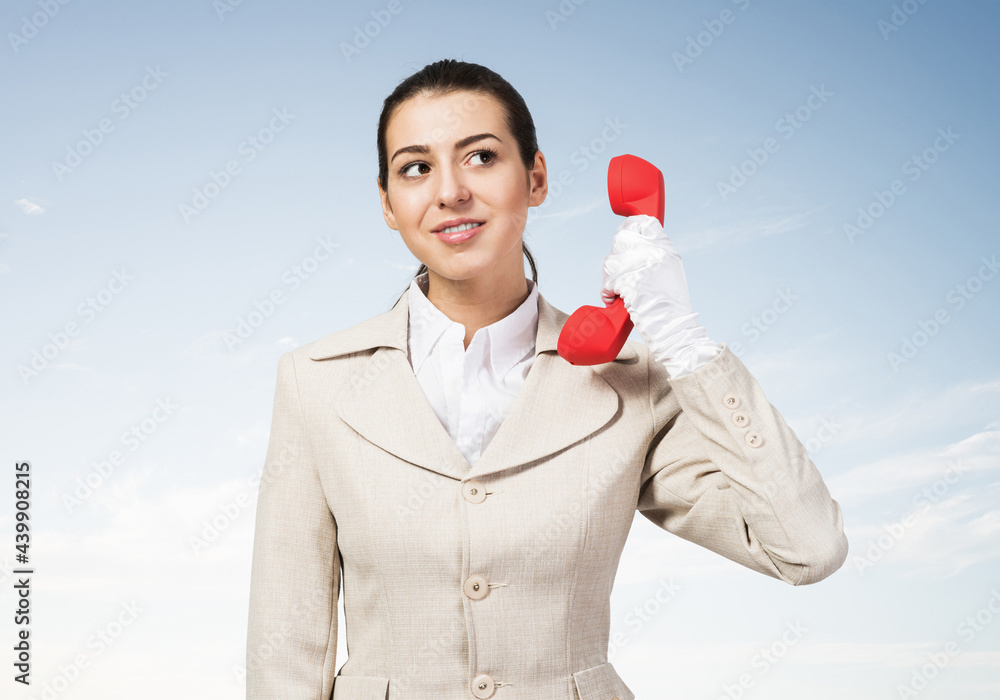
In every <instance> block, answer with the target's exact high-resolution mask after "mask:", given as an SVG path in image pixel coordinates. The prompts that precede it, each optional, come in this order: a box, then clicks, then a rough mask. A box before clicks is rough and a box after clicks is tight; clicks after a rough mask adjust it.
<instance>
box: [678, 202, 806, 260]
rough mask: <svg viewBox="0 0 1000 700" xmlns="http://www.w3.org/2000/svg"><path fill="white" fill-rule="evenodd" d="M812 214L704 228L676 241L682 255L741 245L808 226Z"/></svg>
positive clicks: (682, 236) (679, 237)
mask: <svg viewBox="0 0 1000 700" xmlns="http://www.w3.org/2000/svg"><path fill="white" fill-rule="evenodd" d="M810 216H812V212H805V213H801V214H793V215H789V216H783V217H776V218H769V219H758V220H756V221H746V222H740V223H736V224H730V225H721V226H713V227H708V228H703V229H701V230H699V231H698V232H695V233H688V234H684V235H681V236H678V237H677V238H676V239H674V240H675V243H676V245H677V251H678V252H679V253H681V254H682V255H683V254H684V253H686V252H688V251H692V250H698V249H700V248H714V247H716V246H719V245H723V244H725V245H726V246H732V245H740V244H743V243H747V242H749V241H753V240H757V239H759V238H767V237H768V236H777V235H780V234H782V233H788V232H789V231H795V230H797V229H800V228H802V227H803V226H805V225H806V222H807V220H808V219H809V217H810Z"/></svg>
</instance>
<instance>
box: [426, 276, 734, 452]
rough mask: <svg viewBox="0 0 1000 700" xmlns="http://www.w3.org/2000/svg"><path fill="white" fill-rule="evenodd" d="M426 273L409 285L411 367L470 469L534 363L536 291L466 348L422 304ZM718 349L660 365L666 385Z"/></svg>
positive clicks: (459, 335) (454, 328)
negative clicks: (669, 379) (662, 367)
mask: <svg viewBox="0 0 1000 700" xmlns="http://www.w3.org/2000/svg"><path fill="white" fill-rule="evenodd" d="M427 282H428V273H426V272H425V273H423V274H422V275H420V276H419V277H416V278H414V279H413V280H412V281H411V282H410V290H409V328H408V332H407V346H408V347H407V350H408V359H409V361H410V366H411V367H412V368H413V373H414V374H415V375H416V377H417V381H418V382H419V383H420V386H421V387H422V388H423V390H424V394H425V395H426V396H427V400H428V402H429V403H430V405H431V407H432V408H433V409H434V413H435V414H437V417H438V420H440V421H441V424H442V425H443V426H444V427H445V429H446V430H447V431H448V434H449V435H450V436H451V439H452V440H454V441H455V444H456V446H457V447H458V449H459V451H461V453H462V454H463V455H464V456H465V459H466V460H467V461H468V462H469V464H470V465H474V464H475V463H476V461H478V460H479V457H480V455H482V453H483V450H485V449H486V447H487V446H488V445H489V444H490V441H491V440H492V439H493V437H494V436H495V435H496V433H497V430H498V429H499V428H500V424H501V422H503V419H504V416H506V415H507V411H508V410H509V409H510V407H511V405H512V404H513V403H514V399H515V398H516V397H517V392H518V391H520V389H521V386H522V385H523V384H524V380H525V378H526V377H527V376H528V370H530V369H531V364H532V362H534V359H535V335H536V333H537V330H538V288H537V285H536V284H535V282H534V280H531V279H529V280H527V282H528V287H529V288H530V289H531V293H530V294H529V295H528V298H527V299H525V300H524V302H523V303H522V304H521V305H520V306H518V307H517V308H516V309H515V310H514V311H513V312H511V313H510V314H508V315H507V316H505V317H504V318H502V319H500V320H499V321H497V322H496V323H494V324H492V325H489V326H486V327H485V328H480V329H479V330H478V331H476V334H475V335H474V336H473V337H472V342H470V343H469V348H468V349H467V350H466V348H465V326H464V325H463V324H461V323H458V322H457V321H452V320H451V319H450V318H448V317H447V316H446V315H445V314H444V312H442V311H441V310H440V309H438V308H437V307H436V306H434V304H432V303H431V302H430V300H429V299H428V298H427V289H428V287H427ZM721 349H722V346H721V345H719V344H717V343H714V342H710V343H708V344H706V345H699V346H697V347H692V348H690V349H688V350H687V351H685V353H683V355H682V356H680V357H677V358H670V359H668V360H666V361H664V365H666V366H667V371H668V372H669V375H670V378H671V379H676V378H678V377H681V376H685V375H687V374H691V373H692V372H694V371H695V370H696V369H697V368H698V367H701V366H702V365H704V364H707V363H708V362H709V361H711V360H712V358H714V357H715V356H716V355H717V354H718V353H719V352H720V351H721Z"/></svg>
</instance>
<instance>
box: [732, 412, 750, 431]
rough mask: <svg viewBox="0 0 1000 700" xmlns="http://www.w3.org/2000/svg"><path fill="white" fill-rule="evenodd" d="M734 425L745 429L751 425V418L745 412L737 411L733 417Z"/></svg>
mask: <svg viewBox="0 0 1000 700" xmlns="http://www.w3.org/2000/svg"><path fill="white" fill-rule="evenodd" d="M732 420H733V425H735V426H736V427H737V428H745V427H747V426H748V425H750V417H749V416H748V415H747V414H745V413H744V412H743V411H737V412H736V413H734V414H733V415H732Z"/></svg>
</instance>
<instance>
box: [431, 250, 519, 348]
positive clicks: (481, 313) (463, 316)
mask: <svg viewBox="0 0 1000 700" xmlns="http://www.w3.org/2000/svg"><path fill="white" fill-rule="evenodd" d="M517 273H518V274H517V275H516V276H515V275H506V276H504V277H502V278H497V277H496V276H493V277H489V278H487V277H485V276H484V277H477V278H473V279H465V280H453V279H448V278H447V277H441V276H440V275H437V274H435V273H434V271H433V270H429V271H428V275H427V277H428V291H427V299H428V300H429V301H430V302H431V303H432V304H434V306H436V307H437V308H438V309H440V310H441V312H442V313H443V314H444V315H445V316H447V317H448V318H450V319H451V320H452V321H455V322H457V323H461V324H462V325H463V326H465V349H466V350H468V349H469V344H470V343H471V342H472V338H473V336H475V335H476V331H478V330H479V329H480V328H485V327H486V326H491V325H493V324H494V323H496V322H497V321H499V320H500V319H502V318H506V317H507V316H509V315H510V314H512V313H513V312H514V311H515V310H517V308H518V307H519V306H520V305H521V304H523V303H524V300H525V299H527V298H528V295H529V294H531V288H530V287H529V285H528V280H527V278H526V277H525V276H524V271H523V269H520V270H517Z"/></svg>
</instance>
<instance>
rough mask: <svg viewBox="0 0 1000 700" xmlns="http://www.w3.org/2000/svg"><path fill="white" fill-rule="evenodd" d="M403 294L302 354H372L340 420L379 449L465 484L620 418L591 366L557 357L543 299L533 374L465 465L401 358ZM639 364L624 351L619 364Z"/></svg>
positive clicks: (341, 404) (552, 312)
mask: <svg viewBox="0 0 1000 700" xmlns="http://www.w3.org/2000/svg"><path fill="white" fill-rule="evenodd" d="M408 295H409V289H408V290H407V291H406V292H404V293H403V295H402V296H401V297H400V298H399V300H398V301H397V302H396V304H395V305H394V306H393V307H392V308H391V309H390V310H389V311H386V312H383V313H381V314H378V315H376V316H373V317H371V318H369V319H367V320H365V321H362V322H361V323H358V324H357V325H355V326H352V327H351V328H348V329H345V330H342V331H338V332H336V333H332V334H331V335H328V336H326V337H325V338H322V339H320V340H318V341H315V342H314V343H311V344H310V345H311V347H309V350H308V356H309V357H310V358H311V359H312V360H314V361H317V362H321V361H325V360H329V359H331V358H334V357H339V356H343V355H349V354H352V353H359V352H365V351H368V350H371V349H375V352H374V353H373V354H371V355H369V356H368V357H367V358H365V359H364V360H363V361H362V363H361V367H359V368H358V370H357V371H356V372H355V373H354V374H353V376H352V377H351V379H350V380H349V382H348V384H347V386H345V387H344V389H343V390H342V391H341V393H340V396H339V397H338V399H337V413H338V415H339V416H340V417H341V418H342V419H343V420H344V422H345V423H347V424H348V425H349V426H351V428H353V429H354V430H355V431H357V432H358V433H359V434H360V435H361V436H363V437H364V438H365V439H366V440H368V441H369V442H371V443H373V444H375V445H377V446H378V447H380V448H381V449H383V450H385V451H387V452H390V453H391V454H394V455H396V456H397V457H399V458H400V459H403V460H406V461H408V462H411V463H413V464H416V465H418V466H420V467H423V468H425V469H429V470H431V471H434V472H437V473H439V474H443V475H446V476H450V477H453V478H455V479H459V480H462V479H467V478H475V477H481V476H485V475H487V474H492V473H495V472H499V471H502V470H506V469H512V468H515V467H518V466H521V465H524V464H526V463H529V462H532V461H537V460H540V459H542V458H544V457H546V456H547V455H549V454H552V453H553V452H556V451H559V450H562V449H564V448H566V447H568V446H570V445H572V444H574V443H576V442H579V441H581V440H583V439H584V438H586V437H587V436H589V435H591V434H592V433H594V432H596V431H597V430H600V429H601V428H602V427H604V426H605V425H606V424H607V423H608V422H609V421H610V420H611V419H612V418H613V417H614V416H615V415H616V414H617V413H618V411H619V402H620V398H619V396H618V393H617V392H616V391H615V390H614V389H613V388H612V387H611V385H610V384H608V383H607V381H605V380H604V378H603V377H602V376H601V373H600V372H598V371H597V369H596V368H595V367H588V366H576V365H572V364H570V363H569V362H567V361H566V360H564V359H563V358H562V357H560V356H559V354H558V351H557V343H558V341H559V333H560V331H561V330H562V327H563V324H564V323H565V322H566V319H567V318H569V315H568V314H566V313H565V312H563V311H561V310H559V309H557V308H556V307H554V306H552V305H551V304H549V303H548V302H547V301H546V300H545V297H544V296H543V295H542V294H541V293H539V294H538V330H537V334H536V337H535V359H534V362H533V364H532V367H531V369H530V371H529V372H528V376H527V377H526V378H525V382H524V385H523V386H522V387H521V389H520V391H519V392H518V395H517V397H516V398H515V400H514V403H513V405H512V406H511V407H510V410H509V411H508V413H507V415H506V416H505V417H504V418H503V420H502V422H501V424H500V428H499V429H498V430H497V433H496V435H495V436H494V437H493V440H492V441H491V442H490V443H489V445H488V446H487V447H486V449H485V450H484V451H483V453H482V455H481V457H480V458H479V461H477V462H476V464H475V465H470V464H469V463H468V461H467V460H466V459H465V456H464V455H463V454H462V453H461V451H460V450H459V449H458V447H457V446H456V445H455V443H454V441H452V439H451V436H450V435H448V431H447V430H445V428H444V426H443V425H442V424H441V421H440V420H438V417H437V415H435V413H434V410H433V408H432V407H431V405H430V402H429V401H428V400H427V397H426V395H425V394H424V391H423V388H422V387H421V386H420V383H419V382H418V381H417V378H416V375H415V374H414V373H413V368H412V367H411V366H410V363H409V360H408V359H407V342H406V341H407V324H408V322H409V297H408ZM636 358H637V353H636V351H635V350H634V349H633V348H632V347H631V343H626V344H625V345H624V346H623V347H622V350H621V351H620V352H619V353H618V356H617V357H616V358H615V362H633V361H635V359H636ZM598 367H599V366H598Z"/></svg>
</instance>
